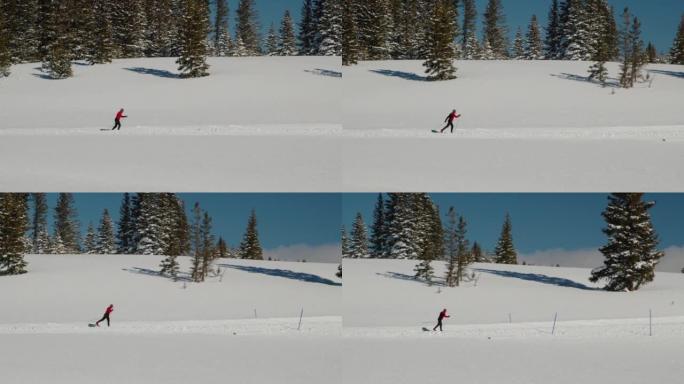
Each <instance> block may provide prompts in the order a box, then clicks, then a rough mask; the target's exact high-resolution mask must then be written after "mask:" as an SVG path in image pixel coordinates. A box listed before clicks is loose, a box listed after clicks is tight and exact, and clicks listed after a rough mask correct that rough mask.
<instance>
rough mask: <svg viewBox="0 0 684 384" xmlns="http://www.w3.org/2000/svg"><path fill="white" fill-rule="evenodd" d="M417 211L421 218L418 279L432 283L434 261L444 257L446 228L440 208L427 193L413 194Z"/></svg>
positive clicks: (417, 230)
mask: <svg viewBox="0 0 684 384" xmlns="http://www.w3.org/2000/svg"><path fill="white" fill-rule="evenodd" d="M413 200H414V204H415V212H416V214H417V217H418V218H419V219H418V220H417V221H418V223H417V228H416V235H417V236H416V239H415V241H416V243H417V246H418V259H419V260H420V263H418V265H416V267H415V268H414V271H415V272H416V275H415V277H416V279H421V280H424V281H426V282H427V283H428V284H429V285H431V284H432V279H433V277H434V270H433V268H432V265H431V263H432V261H434V260H441V259H442V258H443V257H444V229H443V227H442V221H441V218H440V215H439V209H438V208H437V206H436V205H435V204H434V203H433V202H432V200H431V199H430V197H429V196H428V194H427V193H417V194H414V195H413Z"/></svg>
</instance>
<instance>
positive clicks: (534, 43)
mask: <svg viewBox="0 0 684 384" xmlns="http://www.w3.org/2000/svg"><path fill="white" fill-rule="evenodd" d="M543 58H544V53H543V48H542V40H541V32H540V31H539V22H538V21H537V15H532V19H531V20H530V25H529V27H527V35H526V36H525V59H527V60H541V59H543Z"/></svg>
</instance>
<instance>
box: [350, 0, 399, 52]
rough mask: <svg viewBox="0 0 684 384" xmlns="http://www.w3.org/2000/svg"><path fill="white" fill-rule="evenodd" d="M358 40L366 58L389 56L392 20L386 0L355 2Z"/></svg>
mask: <svg viewBox="0 0 684 384" xmlns="http://www.w3.org/2000/svg"><path fill="white" fill-rule="evenodd" d="M356 6H357V7H358V10H359V12H360V13H359V14H358V18H357V26H358V30H359V41H360V43H361V46H362V47H363V51H364V53H365V57H364V59H367V60H386V59H389V58H390V52H391V47H390V33H391V30H392V20H391V13H390V8H389V1H388V0H366V1H364V4H359V3H357V5H356Z"/></svg>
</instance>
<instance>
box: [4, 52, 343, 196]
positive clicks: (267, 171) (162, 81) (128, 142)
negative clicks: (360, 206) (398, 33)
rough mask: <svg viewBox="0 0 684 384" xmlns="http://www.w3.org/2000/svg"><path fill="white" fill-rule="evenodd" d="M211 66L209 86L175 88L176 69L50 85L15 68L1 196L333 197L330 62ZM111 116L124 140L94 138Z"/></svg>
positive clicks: (122, 65) (336, 145) (9, 87)
mask: <svg viewBox="0 0 684 384" xmlns="http://www.w3.org/2000/svg"><path fill="white" fill-rule="evenodd" d="M209 64H210V65H211V76H209V77H206V78H201V79H179V78H176V77H175V75H174V73H175V71H176V65H175V63H174V59H173V58H159V59H126V60H115V61H114V62H113V63H112V64H106V65H96V66H92V67H91V66H84V65H75V66H74V71H75V77H73V78H70V79H66V80H59V81H56V80H48V79H44V78H42V77H41V76H40V72H39V71H38V69H37V67H38V66H39V65H38V64H22V65H16V66H13V67H12V75H11V76H10V77H9V78H3V79H0V105H2V108H0V163H2V164H3V166H2V167H0V190H3V191H20V190H41V191H89V192H97V191H100V192H115V191H124V190H144V191H170V190H172V191H178V192H181V191H194V192H214V191H221V192H256V191H264V192H277V191H280V192H282V191H288V192H294V191H329V192H336V191H339V190H341V176H340V175H341V174H342V170H341V167H340V164H341V158H342V153H341V144H340V142H339V139H338V136H339V135H340V132H341V130H342V126H341V124H340V120H341V116H340V115H341V111H340V108H339V98H340V92H341V89H342V88H341V87H342V81H341V78H340V76H341V69H340V66H341V61H340V58H339V57H337V58H335V57H260V58H213V59H210V60H209ZM120 107H123V108H125V109H126V114H127V115H128V116H129V117H128V118H127V119H125V120H124V122H123V125H124V126H123V128H122V129H121V131H117V132H111V131H101V130H100V129H108V128H111V127H112V125H113V119H114V114H115V113H116V111H117V110H118V109H119V108H120ZM8 164H14V165H16V167H11V166H4V165H8Z"/></svg>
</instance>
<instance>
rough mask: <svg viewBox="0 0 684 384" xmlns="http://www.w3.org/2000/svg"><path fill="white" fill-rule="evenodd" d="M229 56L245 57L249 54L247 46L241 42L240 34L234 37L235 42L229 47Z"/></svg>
mask: <svg viewBox="0 0 684 384" xmlns="http://www.w3.org/2000/svg"><path fill="white" fill-rule="evenodd" d="M231 48H232V49H231V52H230V55H231V56H235V57H245V56H249V52H247V48H246V47H245V44H243V43H242V38H241V37H240V36H238V37H236V38H235V43H234V44H233V46H232V47H231Z"/></svg>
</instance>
